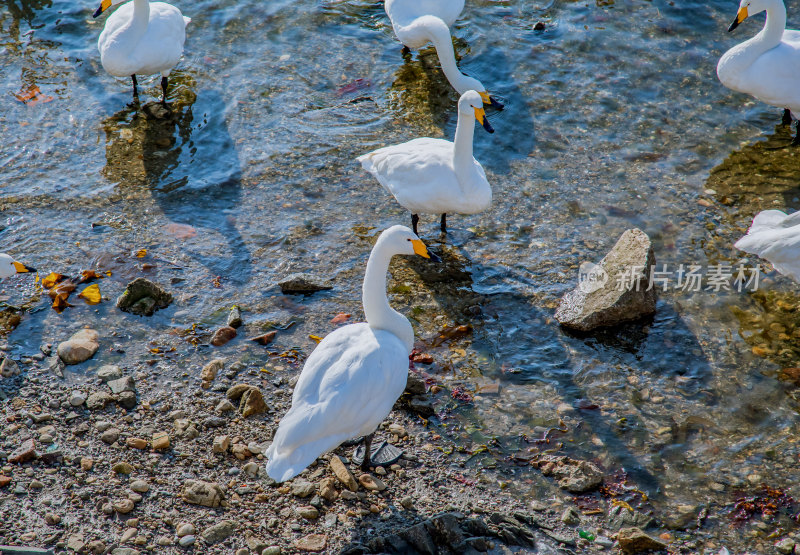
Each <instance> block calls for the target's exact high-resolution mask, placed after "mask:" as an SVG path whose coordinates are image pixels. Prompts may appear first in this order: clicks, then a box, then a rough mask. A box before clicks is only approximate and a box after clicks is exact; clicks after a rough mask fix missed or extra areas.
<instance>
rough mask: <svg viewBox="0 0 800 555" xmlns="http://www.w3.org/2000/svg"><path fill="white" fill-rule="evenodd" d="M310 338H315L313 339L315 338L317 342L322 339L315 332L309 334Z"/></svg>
mask: <svg viewBox="0 0 800 555" xmlns="http://www.w3.org/2000/svg"><path fill="white" fill-rule="evenodd" d="M308 338H309V339H313V340H314V341H316V342H317V343H319V342H320V341H322V338H321V337H320V336H319V335H313V334H312V335H309V336H308Z"/></svg>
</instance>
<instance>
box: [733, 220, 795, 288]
mask: <svg viewBox="0 0 800 555" xmlns="http://www.w3.org/2000/svg"><path fill="white" fill-rule="evenodd" d="M734 246H735V247H736V248H737V249H739V250H742V251H744V252H747V253H750V254H755V255H757V256H760V257H761V258H764V259H766V260H768V261H769V262H770V263H772V265H773V266H774V267H775V269H776V270H777V271H779V272H780V273H782V274H786V275H787V276H790V277H792V278H794V279H795V280H797V281H799V282H800V211H798V212H795V213H794V214H790V215H786V214H785V213H784V212H781V211H780V210H765V211H763V212H760V213H759V214H757V215H756V217H755V218H753V225H751V226H750V229H748V230H747V235H745V236H744V237H742V238H741V239H739V240H738V241H737V242H736V244H735V245H734Z"/></svg>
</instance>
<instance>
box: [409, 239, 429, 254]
mask: <svg viewBox="0 0 800 555" xmlns="http://www.w3.org/2000/svg"><path fill="white" fill-rule="evenodd" d="M411 244H412V245H413V246H414V254H418V255H420V256H421V257H422V258H430V257H431V255H429V254H428V247H426V246H425V243H423V242H422V241H420V240H419V239H412V240H411Z"/></svg>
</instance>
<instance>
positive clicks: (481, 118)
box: [472, 108, 494, 133]
mask: <svg viewBox="0 0 800 555" xmlns="http://www.w3.org/2000/svg"><path fill="white" fill-rule="evenodd" d="M472 109H473V110H475V119H476V120H478V123H480V124H481V125H482V126H483V128H484V129H486V131H488V132H489V133H494V127H492V126H491V125H490V124H489V120H488V119H486V112H484V111H483V108H472Z"/></svg>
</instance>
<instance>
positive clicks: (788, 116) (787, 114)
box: [781, 108, 792, 125]
mask: <svg viewBox="0 0 800 555" xmlns="http://www.w3.org/2000/svg"><path fill="white" fill-rule="evenodd" d="M781 124H783V125H792V112H791V110H789V108H784V109H783V118H782V119H781Z"/></svg>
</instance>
